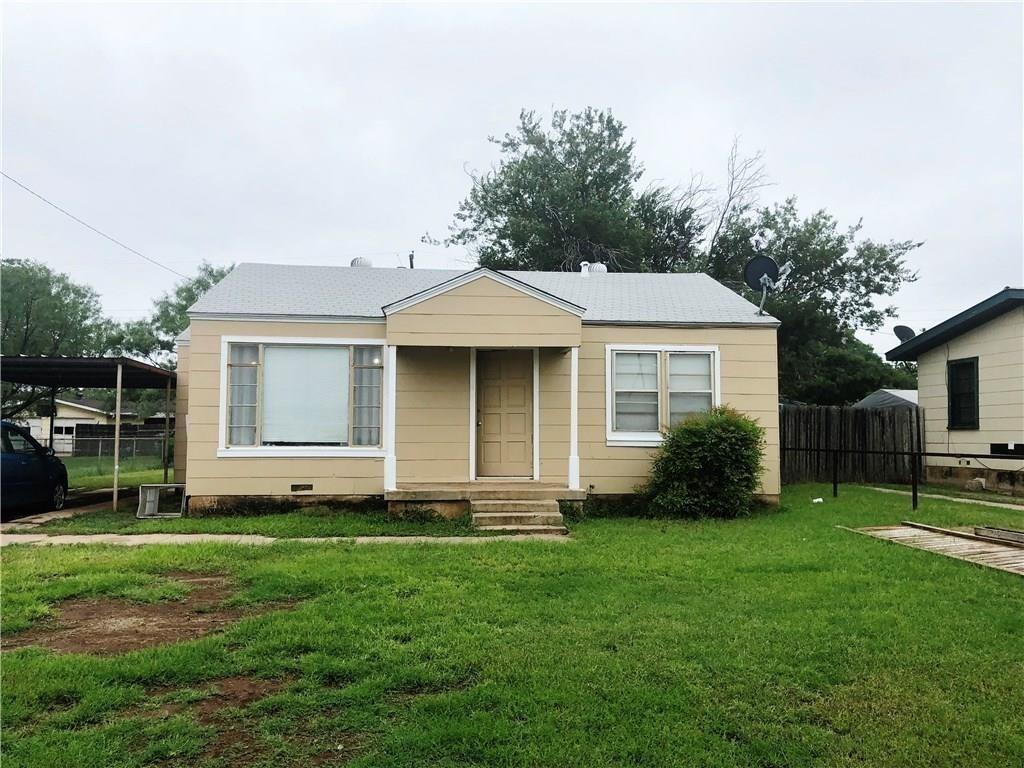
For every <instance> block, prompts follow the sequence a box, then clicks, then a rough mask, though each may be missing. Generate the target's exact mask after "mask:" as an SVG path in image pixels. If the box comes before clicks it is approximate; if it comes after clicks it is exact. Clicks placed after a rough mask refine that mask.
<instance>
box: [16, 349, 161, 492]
mask: <svg viewBox="0 0 1024 768" xmlns="http://www.w3.org/2000/svg"><path fill="white" fill-rule="evenodd" d="M0 381H6V382H9V383H11V384H26V385H31V386H37V387H49V388H50V406H51V414H52V413H53V412H55V408H54V405H55V403H54V400H55V399H56V395H57V390H58V389H68V388H72V387H75V388H77V387H82V388H86V387H89V388H93V387H94V388H105V389H116V390H117V396H116V401H115V405H114V509H115V510H116V509H117V497H118V474H119V472H120V463H121V392H122V390H125V389H163V390H164V391H165V396H164V450H163V465H164V482H165V483H166V482H167V453H168V448H169V446H170V436H171V389H172V388H173V387H174V386H175V385H176V375H175V373H174V371H168V370H165V369H163V368H158V367H157V366H155V365H149V364H148V363H140V362H139V361H138V360H132V359H131V358H128V357H30V356H18V357H11V356H9V355H3V356H0ZM53 422H54V419H53V418H52V416H51V419H50V445H51V446H52V445H53Z"/></svg>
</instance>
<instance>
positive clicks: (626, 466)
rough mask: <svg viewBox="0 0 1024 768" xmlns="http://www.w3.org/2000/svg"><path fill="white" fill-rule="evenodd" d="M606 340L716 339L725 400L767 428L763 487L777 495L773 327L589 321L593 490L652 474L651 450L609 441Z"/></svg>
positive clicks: (586, 469) (585, 420)
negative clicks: (642, 325) (659, 325)
mask: <svg viewBox="0 0 1024 768" xmlns="http://www.w3.org/2000/svg"><path fill="white" fill-rule="evenodd" d="M606 344H680V345H685V344H694V345H717V346H718V349H719V355H720V369H721V380H722V393H721V394H722V397H721V399H722V403H723V404H725V405H731V406H732V407H734V408H736V409H737V410H739V411H742V412H744V413H746V414H748V415H750V416H752V417H753V418H755V419H757V421H758V422H759V423H760V424H761V425H762V426H763V427H764V428H765V430H766V441H767V448H766V455H765V473H764V477H763V479H762V483H761V492H762V493H764V494H766V495H776V494H778V493H779V490H780V482H779V406H778V401H779V389H778V387H779V376H778V360H777V350H776V331H775V329H774V328H638V327H631V328H624V327H612V326H584V327H583V344H582V346H581V348H580V383H579V408H580V410H579V453H580V482H581V483H582V485H583V487H584V488H587V487H588V486H592V491H593V492H594V493H630V492H632V490H633V489H634V488H635V487H636V486H637V484H639V483H640V482H642V481H643V479H644V478H645V477H646V476H647V472H648V470H649V468H650V462H651V456H652V454H653V452H654V449H652V448H633V447H625V446H615V445H608V444H607V433H606V422H605V410H606V400H605V345H606Z"/></svg>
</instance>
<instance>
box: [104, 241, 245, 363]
mask: <svg viewBox="0 0 1024 768" xmlns="http://www.w3.org/2000/svg"><path fill="white" fill-rule="evenodd" d="M232 268H233V266H227V267H216V266H214V265H212V264H210V263H209V262H206V261H204V262H203V263H202V264H200V265H199V269H198V271H197V273H196V275H195V277H192V278H189V279H187V280H185V281H184V282H179V283H178V284H177V285H175V286H174V290H172V291H167V292H165V293H164V294H162V295H161V296H160V297H159V298H157V299H156V300H154V302H153V313H152V314H151V315H150V316H149V317H148V318H146V319H144V320H132V321H129V322H127V323H123V324H121V325H120V326H119V327H118V329H117V332H116V334H115V336H114V341H113V344H114V346H115V347H116V348H117V349H118V351H120V352H121V353H123V354H126V355H131V356H133V357H141V358H145V359H146V360H148V361H149V362H150V363H152V364H154V365H160V366H162V367H165V368H173V367H174V359H173V353H174V339H175V338H176V337H178V336H179V335H180V334H181V332H182V331H184V330H185V329H186V328H187V327H188V314H187V312H188V308H189V307H191V306H192V305H193V304H195V303H196V302H197V301H198V300H199V298H200V297H201V296H202V295H203V294H204V293H206V292H207V291H208V290H210V288H212V287H213V286H214V285H215V284H216V283H218V282H220V281H221V280H222V279H223V278H224V276H225V275H227V273H228V272H230V271H231V270H232Z"/></svg>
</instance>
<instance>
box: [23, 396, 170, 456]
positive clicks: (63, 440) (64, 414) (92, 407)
mask: <svg viewBox="0 0 1024 768" xmlns="http://www.w3.org/2000/svg"><path fill="white" fill-rule="evenodd" d="M54 402H55V405H56V406H57V414H56V417H55V418H54V420H53V449H54V450H55V451H56V452H57V454H58V455H60V456H65V455H68V454H70V453H72V451H73V450H74V444H75V436H76V435H77V434H78V432H79V431H80V428H81V427H82V426H84V425H87V424H88V425H93V424H99V425H111V426H113V424H114V411H113V409H108V408H107V407H106V405H105V404H104V403H103V401H102V400H96V399H93V398H87V397H77V396H75V395H73V394H68V395H67V396H65V397H58V398H56V400H55V401H54ZM152 418H153V419H154V420H156V421H159V425H158V426H159V428H160V429H162V428H163V413H158V414H154V416H153V417H152ZM171 420H172V423H173V420H174V414H171ZM18 421H20V422H21V423H22V424H24V425H25V426H26V427H28V428H29V430H30V432H31V433H32V437H34V438H35V439H36V440H38V441H39V442H41V443H42V444H43V445H48V444H49V440H50V417H49V416H34V417H31V418H26V419H19V420H18ZM121 421H122V423H124V424H142V423H143V420H141V419H139V418H138V414H137V412H136V408H135V405H134V404H133V403H122V405H121ZM156 421H154V424H156ZM147 423H148V420H147Z"/></svg>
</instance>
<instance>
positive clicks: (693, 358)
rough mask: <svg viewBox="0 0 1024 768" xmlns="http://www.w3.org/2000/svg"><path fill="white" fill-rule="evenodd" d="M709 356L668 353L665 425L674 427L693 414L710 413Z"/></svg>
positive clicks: (710, 378) (711, 393)
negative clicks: (666, 416)
mask: <svg viewBox="0 0 1024 768" xmlns="http://www.w3.org/2000/svg"><path fill="white" fill-rule="evenodd" d="M711 382H712V375H711V355H710V354H709V353H705V352H699V353H691V352H670V353H669V355H668V423H669V425H670V426H673V427H674V426H675V425H676V424H678V423H679V422H681V421H684V420H685V419H686V418H687V417H688V416H692V415H693V414H695V413H703V412H705V411H710V410H711V405H712V400H713V391H712V384H711Z"/></svg>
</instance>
